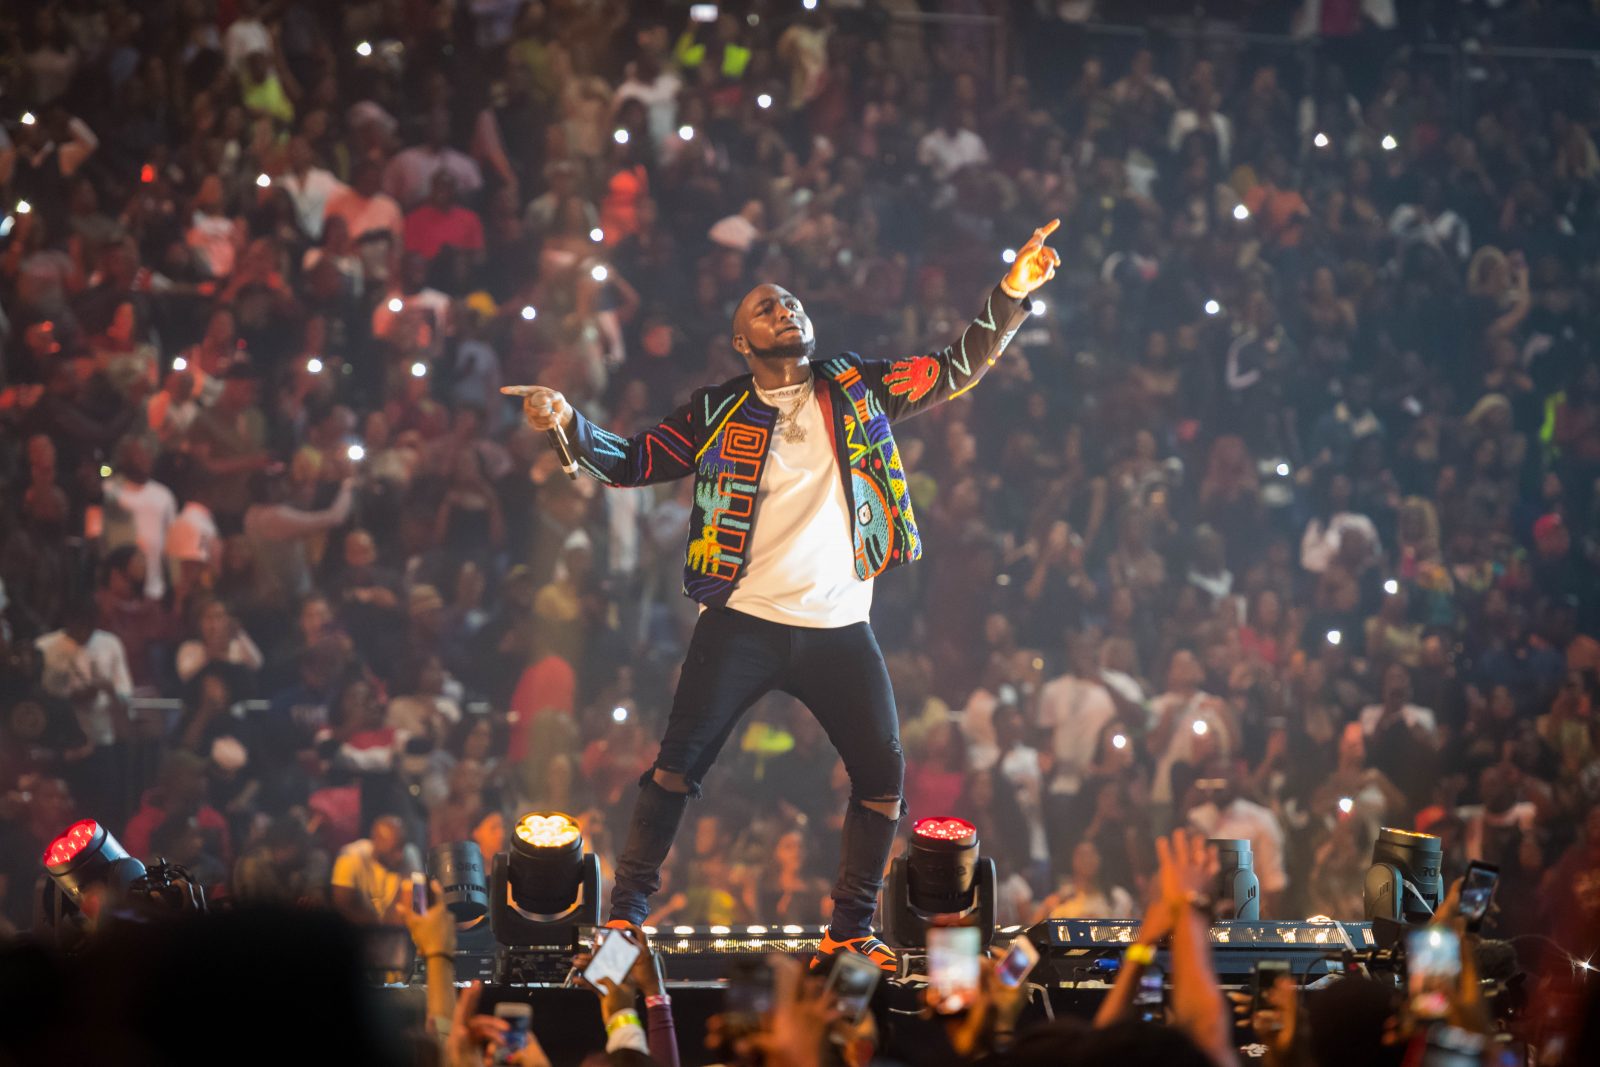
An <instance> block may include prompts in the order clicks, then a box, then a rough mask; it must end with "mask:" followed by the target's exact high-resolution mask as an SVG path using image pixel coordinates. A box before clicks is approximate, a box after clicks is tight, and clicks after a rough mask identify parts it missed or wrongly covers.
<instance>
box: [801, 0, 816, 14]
mask: <svg viewBox="0 0 1600 1067" xmlns="http://www.w3.org/2000/svg"><path fill="white" fill-rule="evenodd" d="M800 6H801V7H803V8H805V9H806V10H807V11H814V10H816V7H817V0H800Z"/></svg>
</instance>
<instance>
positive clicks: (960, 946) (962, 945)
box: [928, 926, 981, 1015]
mask: <svg viewBox="0 0 1600 1067" xmlns="http://www.w3.org/2000/svg"><path fill="white" fill-rule="evenodd" d="M978 942H979V938H978V931H977V929H976V928H975V927H971V926H936V927H934V928H932V929H931V930H929V931H928V999H929V1002H930V1003H931V1004H932V1005H933V1010H934V1011H937V1012H939V1013H941V1014H943V1015H953V1014H955V1013H956V1012H960V1011H965V1010H966V1009H967V1008H970V1007H971V1006H972V1003H973V1001H975V1000H977V998H978V979H979V976H980V974H981V968H980V965H979V963H978V948H979V944H978Z"/></svg>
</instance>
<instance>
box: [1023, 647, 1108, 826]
mask: <svg viewBox="0 0 1600 1067" xmlns="http://www.w3.org/2000/svg"><path fill="white" fill-rule="evenodd" d="M1116 713H1117V706H1116V705H1115V704H1114V703H1112V700H1111V694H1110V693H1108V692H1106V689H1105V686H1103V685H1101V684H1100V683H1098V682H1089V681H1085V680H1083V679H1081V678H1074V677H1073V676H1072V675H1070V674H1066V675H1062V676H1061V677H1060V678H1055V679H1052V680H1050V681H1048V682H1046V683H1045V684H1044V687H1043V688H1042V689H1040V690H1039V711H1038V724H1039V726H1040V728H1041V729H1045V730H1049V731H1051V733H1052V735H1053V743H1052V746H1051V748H1052V751H1053V752H1054V753H1055V757H1056V759H1055V777H1054V778H1052V779H1051V781H1050V792H1052V793H1063V794H1067V795H1069V796H1076V795H1077V793H1078V790H1079V789H1080V788H1082V786H1083V772H1084V771H1085V770H1086V769H1087V768H1088V766H1089V764H1090V763H1092V762H1093V761H1094V750H1095V745H1096V744H1097V743H1098V742H1099V740H1100V731H1101V730H1103V729H1105V725H1106V723H1108V722H1110V721H1111V719H1112V717H1113V716H1114V715H1116Z"/></svg>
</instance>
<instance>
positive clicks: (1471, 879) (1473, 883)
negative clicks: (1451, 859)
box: [1456, 860, 1500, 930]
mask: <svg viewBox="0 0 1600 1067" xmlns="http://www.w3.org/2000/svg"><path fill="white" fill-rule="evenodd" d="M1499 884H1500V868H1499V867H1496V866H1495V865H1494V864H1492V863H1484V862H1483V861H1482V860H1473V861H1472V862H1471V863H1469V864H1467V873H1466V876H1465V877H1463V878H1462V879H1461V897H1460V903H1459V904H1458V905H1457V906H1456V910H1457V911H1459V912H1460V913H1461V917H1462V918H1463V919H1465V920H1467V929H1469V930H1476V929H1477V928H1478V927H1479V926H1481V925H1482V924H1483V918H1484V916H1485V915H1487V914H1488V913H1489V904H1490V903H1491V902H1492V901H1493V900H1494V890H1495V887H1496V886H1497V885H1499Z"/></svg>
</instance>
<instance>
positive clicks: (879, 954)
mask: <svg viewBox="0 0 1600 1067" xmlns="http://www.w3.org/2000/svg"><path fill="white" fill-rule="evenodd" d="M841 952H851V953H854V954H855V955H857V956H865V957H866V958H867V959H869V960H871V961H872V962H873V963H875V964H877V966H878V969H879V970H880V971H885V972H887V973H889V974H894V973H895V972H896V971H897V970H899V968H900V957H899V956H896V955H895V954H894V949H892V948H890V947H889V946H888V945H885V944H884V943H883V942H882V941H880V940H878V939H877V938H876V937H874V936H873V935H871V934H865V935H863V936H861V937H852V938H850V939H849V940H847V941H835V940H834V938H833V931H832V930H828V931H825V932H824V933H823V935H822V944H820V945H818V946H817V954H816V955H815V956H812V957H811V973H812V974H821V973H822V972H823V971H825V970H827V969H828V967H829V966H830V965H831V964H832V962H833V958H834V957H835V956H837V955H839V954H840V953H841Z"/></svg>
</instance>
